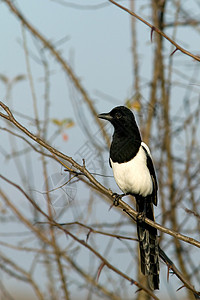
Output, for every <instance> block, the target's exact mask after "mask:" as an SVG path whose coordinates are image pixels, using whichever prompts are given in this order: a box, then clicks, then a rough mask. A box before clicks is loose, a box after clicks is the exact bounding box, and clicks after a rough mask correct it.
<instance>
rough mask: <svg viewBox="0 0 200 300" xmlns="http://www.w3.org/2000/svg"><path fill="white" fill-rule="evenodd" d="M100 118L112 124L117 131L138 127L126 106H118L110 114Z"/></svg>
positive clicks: (101, 115) (104, 114)
mask: <svg viewBox="0 0 200 300" xmlns="http://www.w3.org/2000/svg"><path fill="white" fill-rule="evenodd" d="M98 118H100V119H104V120H107V121H109V122H111V124H112V125H113V126H114V127H115V129H120V128H121V129H123V130H124V129H128V128H130V127H132V126H133V125H136V122H135V117H134V115H133V113H132V111H131V110H130V109H128V108H127V107H125V106H117V107H115V108H113V109H112V110H111V111H110V112H109V113H103V114H99V115H98ZM136 126H137V125H136Z"/></svg>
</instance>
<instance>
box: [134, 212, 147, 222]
mask: <svg viewBox="0 0 200 300" xmlns="http://www.w3.org/2000/svg"><path fill="white" fill-rule="evenodd" d="M136 218H137V221H138V223H142V222H144V219H145V218H146V214H145V212H144V211H143V212H139V213H138V214H137V217H136Z"/></svg>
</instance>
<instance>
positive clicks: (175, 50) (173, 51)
mask: <svg viewBox="0 0 200 300" xmlns="http://www.w3.org/2000/svg"><path fill="white" fill-rule="evenodd" d="M177 50H179V49H178V48H176V49H175V50H174V51H173V52H172V53H171V54H170V56H172V55H174V53H175V52H176V51H177Z"/></svg>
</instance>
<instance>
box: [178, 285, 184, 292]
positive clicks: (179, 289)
mask: <svg viewBox="0 0 200 300" xmlns="http://www.w3.org/2000/svg"><path fill="white" fill-rule="evenodd" d="M184 287H185V285H182V286H180V287H179V288H178V289H177V290H176V291H177V292H178V291H180V290H181V289H182V288H184Z"/></svg>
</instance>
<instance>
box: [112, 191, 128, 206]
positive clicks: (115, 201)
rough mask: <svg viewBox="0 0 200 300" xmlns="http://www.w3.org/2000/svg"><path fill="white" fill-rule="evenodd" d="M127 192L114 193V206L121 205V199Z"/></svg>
mask: <svg viewBox="0 0 200 300" xmlns="http://www.w3.org/2000/svg"><path fill="white" fill-rule="evenodd" d="M125 195H126V194H121V195H119V194H117V193H113V194H112V197H113V198H114V200H113V206H118V205H119V200H121V199H122V197H124V196H125Z"/></svg>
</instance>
